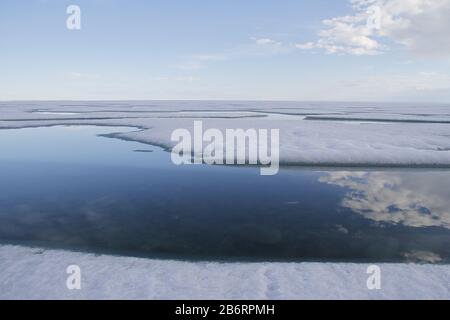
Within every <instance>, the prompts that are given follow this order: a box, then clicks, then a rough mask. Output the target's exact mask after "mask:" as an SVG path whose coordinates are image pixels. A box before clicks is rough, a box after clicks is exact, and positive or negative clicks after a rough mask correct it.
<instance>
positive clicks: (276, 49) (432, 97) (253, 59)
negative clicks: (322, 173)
mask: <svg viewBox="0 0 450 320" xmlns="http://www.w3.org/2000/svg"><path fill="white" fill-rule="evenodd" d="M70 5H76V6H78V7H79V8H80V10H81V16H80V21H81V29H79V30H71V29H69V28H68V27H67V20H68V19H69V18H73V17H72V16H71V14H68V13H67V8H68V6H70ZM71 21H72V20H71ZM449 33H450V0H333V1H330V0H283V1H275V0H272V1H268V0H246V1H242V0H216V1H211V0H203V1H201V0H190V1H181V0H178V1H175V0H161V1H158V0H154V1H152V0H72V1H65V0H21V1H17V0H1V1H0V100H184V99H188V100H298V101H312V100H322V101H419V102H444V103H450V36H449Z"/></svg>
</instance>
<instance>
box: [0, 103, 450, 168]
mask: <svg viewBox="0 0 450 320" xmlns="http://www.w3.org/2000/svg"><path fill="white" fill-rule="evenodd" d="M0 109H1V113H0V128H23V127H32V126H43V125H55V124H97V125H107V126H132V127H137V128H139V130H137V131H134V132H129V133H124V134H118V135H117V137H121V138H124V139H131V140H135V141H140V142H145V143H150V144H157V145H161V146H165V147H167V148H171V147H172V146H173V143H172V142H171V141H170V134H171V133H172V131H173V130H174V129H177V128H192V126H193V120H194V119H201V120H203V122H204V126H205V129H206V128H210V127H214V128H218V129H221V130H224V129H225V128H242V129H246V128H278V129H280V130H281V133H280V144H281V150H280V160H281V163H284V164H297V165H331V166H356V165H358V166H422V167H450V124H449V122H450V106H449V105H440V104H430V105H423V104H388V103H384V104H380V103H378V104H376V103H351V102H349V103H342V102H341V103H332V102H329V103H313V102H310V103H307V102H302V103H300V102H239V101H237V102H231V101H229V102H208V101H203V102H200V101H159V102H158V101H147V102H145V101H142V102H83V103H81V102H2V103H0Z"/></svg>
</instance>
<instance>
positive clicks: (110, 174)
mask: <svg viewBox="0 0 450 320" xmlns="http://www.w3.org/2000/svg"><path fill="white" fill-rule="evenodd" d="M0 110H1V112H0V128H1V129H14V128H16V129H17V128H26V129H21V130H0V144H1V147H2V150H3V152H2V153H1V154H0V163H1V165H0V171H1V175H2V180H1V181H0V189H1V191H2V192H0V239H1V242H0V270H1V272H0V298H4V299H14V298H25V299H36V298H43V299H51V298H73V299H81V298H97V299H109V298H129V299H132V298H155V299H176V298H186V299H302V298H305V299H310V298H324V299H383V298H391V299H394V298H396V299H419V298H422V299H437V298H438V299H449V298H450V293H449V292H450V267H449V265H448V261H449V258H450V252H449V250H450V245H449V243H450V240H449V237H450V234H449V232H450V231H449V230H450V211H449V208H450V203H449V199H450V194H449V192H450V185H449V183H450V178H449V177H448V175H449V174H450V173H449V172H448V171H447V170H446V168H449V167H450V153H449V152H450V124H448V121H449V117H450V109H449V106H447V105H429V106H424V105H406V104H396V105H389V104H355V103H320V104H318V103H293V102H292V103H291V102H264V103H261V102H195V101H191V102H157V101H156V102H155V101H152V102H83V103H80V102H77V103H75V102H21V103H19V102H14V103H8V102H3V103H0ZM195 119H199V120H203V122H204V125H205V127H206V128H208V127H216V128H219V129H225V128H244V129H245V128H279V129H280V130H281V137H280V138H281V140H280V142H281V160H282V162H283V163H284V164H301V165H305V166H312V168H313V170H311V169H308V168H303V169H298V168H285V169H283V170H282V171H281V173H280V174H279V175H278V176H276V177H275V178H274V179H273V180H270V181H271V183H270V184H269V185H266V184H265V183H264V182H263V181H262V179H263V177H260V176H259V174H258V170H257V169H256V168H229V167H214V168H213V167H207V166H200V167H196V166H193V167H181V168H176V169H174V167H173V165H172V164H171V163H170V160H169V157H170V154H169V153H167V152H163V151H162V150H161V149H160V148H158V147H155V146H154V145H158V146H162V147H165V148H170V147H171V142H170V141H169V139H170V134H171V132H172V130H173V129H176V128H191V127H192V125H193V121H194V120H195ZM65 125H70V126H65ZM86 125H97V126H103V127H104V128H98V127H94V126H90V127H86ZM43 127H44V128H43ZM45 127H49V128H45ZM111 127H113V128H111ZM18 132H20V133H18ZM55 132H58V134H55ZM111 132H112V134H110V133H111ZM98 134H108V136H109V137H116V138H120V139H123V140H131V141H120V140H117V139H107V138H105V137H99V136H96V135H98ZM93 137H95V141H94V140H93ZM141 142H144V143H147V144H150V145H143V144H142V143H141ZM142 151H145V152H142ZM93 155H95V156H93ZM149 159H153V160H152V161H149ZM324 165H331V166H334V167H339V166H344V167H349V168H345V169H339V168H334V169H333V168H328V169H324V168H317V166H324ZM355 166H361V168H359V169H355V168H351V167H355ZM380 166H383V167H384V166H386V167H413V166H415V167H424V168H423V169H414V170H411V169H406V168H403V169H401V168H398V169H392V168H390V169H388V170H385V169H382V168H379V167H380ZM365 167H377V168H372V169H366V168H365ZM314 168H315V169H314ZM438 168H441V169H438ZM49 173H50V174H49ZM130 177H131V178H130ZM193 177H195V179H193ZM236 181H238V182H239V183H238V184H236ZM192 183H194V186H195V188H193V184H192ZM229 184H230V185H231V184H232V185H234V186H235V187H234V188H229V187H228V186H229ZM86 185H89V186H90V188H86ZM252 188H256V189H255V190H258V192H251V193H246V190H247V191H248V190H253V189H252ZM14 190H16V191H14ZM199 190H200V191H199ZM183 194H184V195H185V197H183V196H181V197H180V196H177V197H176V198H174V195H183ZM214 194H216V196H214ZM205 195H207V196H205ZM236 204H239V205H236ZM255 204H258V205H255ZM211 206H212V207H214V208H217V207H219V208H220V209H221V210H217V209H215V210H212V211H211V210H209V208H211ZM233 208H234V209H235V210H232V209H233ZM230 212H233V214H230ZM256 222H257V223H256ZM189 230H190V231H189ZM243 244H244V245H243ZM218 253H219V254H218ZM141 256H142V257H141ZM140 257H141V258H140ZM161 258H164V259H161ZM248 260H251V261H248ZM211 261H216V262H211ZM303 261H305V262H303ZM315 261H317V262H315ZM319 261H322V262H319ZM334 261H335V262H340V263H335V262H334ZM354 262H359V263H354ZM399 262H403V263H399ZM373 263H375V264H377V265H379V266H380V267H381V270H382V289H381V290H374V291H371V290H368V289H367V286H366V280H367V277H368V275H367V273H366V269H367V266H368V265H369V264H373ZM69 264H77V265H80V267H81V268H82V272H83V290H81V291H69V290H67V288H66V286H65V281H66V278H67V274H66V272H65V271H66V268H67V266H68V265H69Z"/></svg>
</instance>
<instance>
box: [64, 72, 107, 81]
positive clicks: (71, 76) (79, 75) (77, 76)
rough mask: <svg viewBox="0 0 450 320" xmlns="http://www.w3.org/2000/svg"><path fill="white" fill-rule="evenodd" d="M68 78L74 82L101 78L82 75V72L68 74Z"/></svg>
mask: <svg viewBox="0 0 450 320" xmlns="http://www.w3.org/2000/svg"><path fill="white" fill-rule="evenodd" d="M66 76H67V78H69V79H72V80H93V79H98V78H100V76H99V75H97V74H89V73H81V72H68V73H66Z"/></svg>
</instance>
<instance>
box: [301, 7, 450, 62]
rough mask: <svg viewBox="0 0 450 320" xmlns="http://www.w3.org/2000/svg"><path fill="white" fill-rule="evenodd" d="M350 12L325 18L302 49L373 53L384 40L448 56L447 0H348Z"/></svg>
mask: <svg viewBox="0 0 450 320" xmlns="http://www.w3.org/2000/svg"><path fill="white" fill-rule="evenodd" d="M351 5H352V10H353V13H352V14H351V15H348V16H341V17H335V18H332V19H328V20H324V21H323V24H324V25H325V26H326V28H325V29H323V30H321V31H320V32H319V39H318V40H317V41H316V42H308V43H304V44H298V45H297V48H299V49H302V50H312V49H316V48H317V49H324V50H325V51H327V52H328V53H337V54H351V55H374V54H379V53H382V52H384V51H386V50H387V45H386V43H387V42H395V43H397V44H400V45H403V46H405V47H406V48H407V49H408V50H410V51H411V52H412V53H414V54H416V55H420V56H427V57H430V56H431V57H450V36H449V35H448V33H449V31H450V18H449V17H450V0H351Z"/></svg>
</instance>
